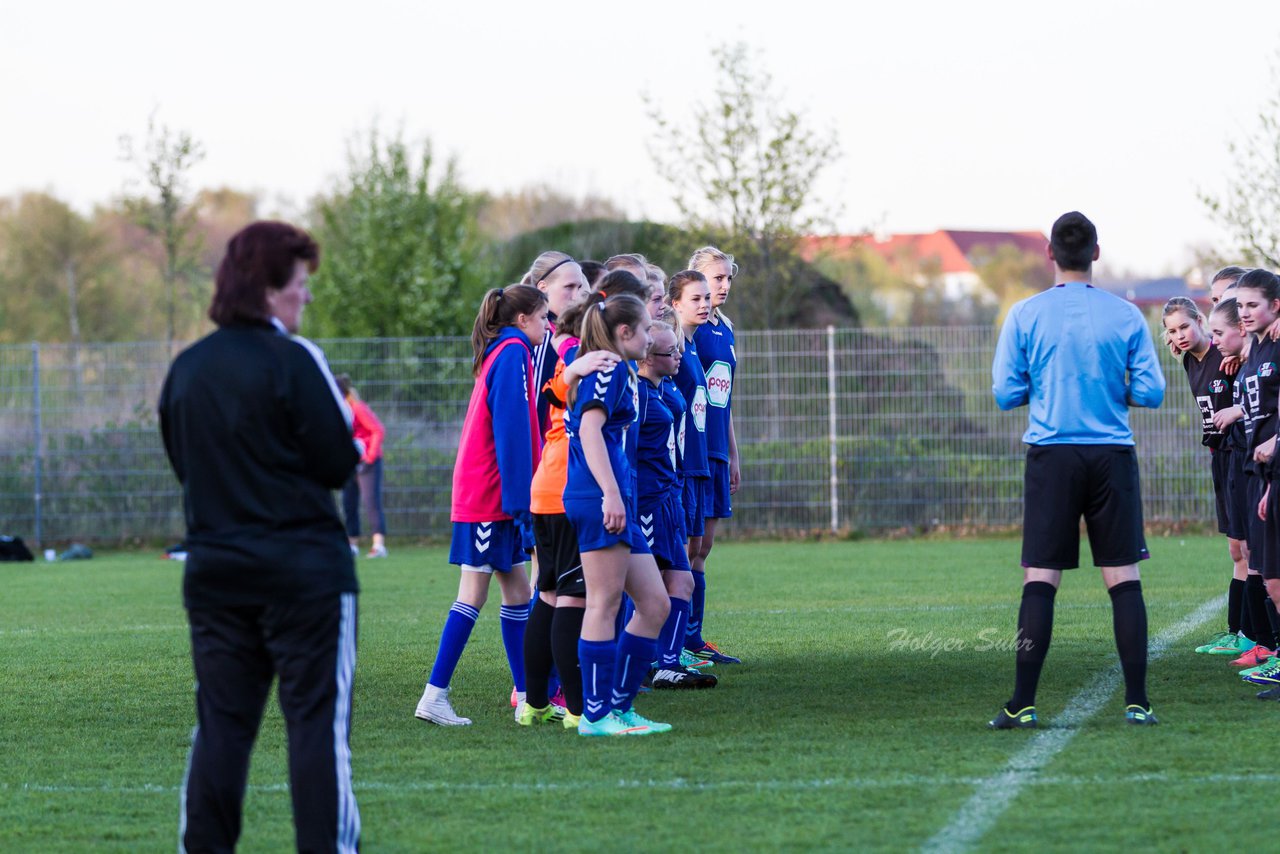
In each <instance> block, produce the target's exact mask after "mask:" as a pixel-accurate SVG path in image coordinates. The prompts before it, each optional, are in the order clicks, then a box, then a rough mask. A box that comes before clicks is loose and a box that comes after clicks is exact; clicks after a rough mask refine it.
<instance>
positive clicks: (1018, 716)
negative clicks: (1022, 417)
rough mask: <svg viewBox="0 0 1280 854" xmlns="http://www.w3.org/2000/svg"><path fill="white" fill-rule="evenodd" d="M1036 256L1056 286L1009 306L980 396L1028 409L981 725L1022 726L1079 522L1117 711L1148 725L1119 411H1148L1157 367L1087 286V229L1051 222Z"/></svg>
mask: <svg viewBox="0 0 1280 854" xmlns="http://www.w3.org/2000/svg"><path fill="white" fill-rule="evenodd" d="M1048 253H1049V257H1050V259H1052V260H1053V263H1054V267H1055V271H1056V274H1057V282H1058V284H1057V285H1056V286H1055V287H1052V288H1050V289H1048V290H1046V291H1044V292H1043V293H1040V294H1037V295H1036V296H1033V297H1030V298H1028V299H1025V300H1022V301H1021V302H1019V303H1017V304H1016V305H1014V306H1013V308H1011V309H1010V310H1009V315H1008V317H1007V318H1005V322H1004V328H1003V329H1001V330H1000V342H999V344H998V345H997V347H996V356H995V362H994V363H993V364H992V366H991V379H992V392H993V393H994V394H995V398H996V403H998V404H999V406H1000V408H1001V409H1013V408H1014V407H1016V406H1024V405H1026V406H1028V407H1029V412H1028V422H1029V423H1028V426H1027V432H1026V433H1025V434H1024V435H1023V437H1022V439H1023V441H1024V442H1026V443H1027V445H1028V448H1027V464H1026V474H1025V488H1024V490H1025V491H1024V499H1025V509H1024V511H1023V523H1022V566H1023V585H1022V605H1021V607H1020V608H1019V610H1018V644H1017V669H1016V677H1015V682H1014V689H1013V696H1012V697H1011V698H1010V700H1009V702H1007V703H1006V704H1005V705H1004V707H1003V708H1002V709H1001V710H1000V712H999V713H998V714H997V715H996V717H995V719H994V720H992V721H991V723H990V726H991V727H993V728H994V729H1024V728H1030V727H1034V726H1035V725H1036V708H1035V702H1036V700H1035V695H1036V685H1037V683H1038V682H1039V681H1040V670H1041V668H1042V667H1043V666H1044V659H1045V654H1046V653H1047V652H1048V651H1049V640H1050V638H1051V637H1052V635H1053V600H1054V596H1055V595H1056V594H1057V592H1058V585H1059V584H1060V583H1061V581H1062V571H1063V570H1064V569H1075V568H1076V567H1078V566H1079V565H1080V533H1079V532H1080V517H1081V516H1083V517H1084V520H1085V524H1086V526H1087V528H1088V532H1089V546H1090V548H1091V549H1092V551H1093V561H1094V563H1095V564H1096V565H1097V566H1098V567H1099V568H1100V569H1101V570H1102V580H1103V582H1104V583H1105V584H1106V585H1107V590H1108V592H1109V593H1110V594H1111V607H1112V614H1113V618H1114V620H1113V621H1114V627H1115V636H1116V649H1117V651H1118V652H1119V654H1120V665H1121V669H1122V670H1123V672H1124V682H1125V704H1126V708H1125V718H1126V720H1128V721H1129V722H1130V723H1133V724H1154V723H1156V722H1157V721H1156V717H1155V715H1153V714H1152V713H1151V704H1150V702H1149V701H1148V699H1147V689H1146V681H1147V609H1146V604H1145V603H1144V602H1143V600H1142V584H1141V582H1140V581H1139V580H1138V561H1140V560H1145V559H1146V558H1147V557H1148V556H1149V555H1148V554H1147V546H1146V540H1145V538H1144V537H1143V533H1142V493H1141V489H1140V488H1139V483H1138V460H1137V457H1136V455H1135V454H1134V450H1133V431H1132V430H1130V429H1129V407H1130V406H1145V407H1150V408H1153V409H1154V408H1156V407H1158V406H1159V405H1160V403H1161V401H1162V400H1163V399H1164V375H1163V374H1162V373H1161V372H1160V366H1159V364H1158V362H1157V361H1156V352H1155V347H1154V345H1153V344H1152V341H1151V332H1150V330H1149V329H1148V327H1147V322H1146V320H1145V319H1144V318H1143V316H1142V312H1140V311H1139V310H1138V309H1137V307H1135V306H1134V305H1132V304H1131V303H1129V302H1126V301H1125V300H1122V299H1120V298H1119V297H1116V296H1113V295H1111V294H1109V293H1107V292H1105V291H1102V290H1098V289H1097V288H1094V287H1093V286H1092V285H1091V284H1089V281H1090V278H1091V275H1090V273H1091V270H1092V267H1093V262H1094V261H1096V260H1098V231H1097V229H1096V228H1095V227H1094V225H1093V223H1092V222H1090V221H1089V220H1088V218H1087V217H1085V216H1084V215H1083V214H1081V213H1079V212H1077V211H1072V212H1071V213H1066V214H1063V215H1062V216H1061V217H1059V218H1058V221H1057V222H1055V223H1054V224H1053V231H1052V232H1051V234H1050V237H1049V246H1048Z"/></svg>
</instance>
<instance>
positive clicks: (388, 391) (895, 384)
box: [0, 327, 1213, 547]
mask: <svg viewBox="0 0 1280 854" xmlns="http://www.w3.org/2000/svg"><path fill="white" fill-rule="evenodd" d="M995 337H996V333H995V332H994V331H993V330H992V329H990V328H988V327H977V328H933V329H902V330H898V329H878V330H868V329H826V330H787V331H779V332H740V333H739V334H738V348H737V349H738V356H739V359H740V363H739V374H738V380H737V386H736V388H735V390H734V424H735V429H736V433H737V437H738V444H739V448H740V452H741V455H742V489H741V491H740V492H739V494H738V495H737V497H736V498H735V502H734V520H733V522H732V523H731V524H728V525H726V526H725V528H724V532H725V534H727V535H729V536H733V535H734V533H735V532H736V533H739V534H742V533H747V532H752V533H755V532H765V533H770V532H772V533H804V532H812V531H818V530H832V529H834V530H840V531H865V532H869V533H875V532H884V531H887V530H923V529H932V528H937V527H940V526H941V527H950V528H993V527H1005V526H1016V525H1018V524H1019V523H1020V520H1021V508H1022V504H1021V500H1022V458H1023V450H1024V448H1023V446H1022V444H1021V440H1020V437H1021V434H1022V431H1023V430H1024V428H1025V424H1026V410H1025V409H1020V410H1016V411H1014V412H1011V413H1004V412H1000V411H998V410H997V409H996V407H995V404H994V403H993V401H992V397H991V391H990V387H991V378H990V377H991V374H990V369H991V358H992V354H993V352H994V349H995ZM319 343H320V344H321V346H323V347H324V349H325V351H326V353H327V354H328V357H329V361H330V364H331V365H332V367H333V369H334V371H335V373H337V372H346V373H349V374H350V375H351V376H352V378H353V381H354V383H355V385H356V386H357V388H358V389H359V391H360V394H361V396H362V397H363V398H364V399H365V400H366V401H368V402H369V404H370V405H371V406H372V407H373V409H374V411H375V412H377V413H378V415H379V417H380V418H381V419H382V421H383V423H384V424H385V425H386V427H387V441H386V448H385V457H384V459H385V475H386V486H385V493H384V498H385V503H386V508H387V519H388V528H389V531H390V533H391V535H392V536H393V537H394V536H411V537H444V536H446V535H447V532H448V522H449V519H448V514H449V491H450V479H451V472H452V469H453V459H454V451H455V449H456V447H457V439H458V432H459V429H460V427H461V423H462V418H463V414H464V411H465V408H466V405H467V400H468V397H469V394H470V389H471V384H472V380H471V377H470V361H471V355H470V345H469V342H468V341H467V340H466V339H462V338H434V339H425V338H424V339H377V340H332V341H322V342H319ZM170 356H171V353H170V352H169V351H168V350H167V349H166V347H165V345H164V344H156V343H137V344H97V345H82V346H79V347H73V346H71V345H61V344H59V345H47V344H44V345H37V344H31V345H21V346H12V345H9V346H0V533H6V534H16V535H20V536H23V537H26V538H27V539H28V540H30V541H33V542H34V543H35V544H37V545H39V546H41V547H44V546H57V545H61V544H65V543H67V542H70V541H73V540H76V541H82V542H92V543H127V542H139V541H158V540H165V539H172V540H177V539H179V538H180V537H181V533H182V528H183V524H182V511H181V496H180V493H179V490H178V487H177V484H176V482H175V481H174V479H173V476H172V474H171V473H170V471H169V468H168V464H167V461H166V460H165V456H164V450H163V448H162V445H161V442H160V437H159V434H158V431H157V427H156V417H155V401H156V399H157V397H158V394H159V389H160V385H161V382H162V381H163V378H164V374H165V370H166V368H167V366H168V362H169V359H170ZM1162 358H1163V359H1164V368H1165V374H1166V376H1167V377H1168V379H1169V391H1168V393H1167V394H1166V402H1165V406H1164V407H1163V408H1161V409H1160V410H1158V411H1154V412H1152V411H1147V410H1135V411H1134V412H1133V426H1134V431H1135V433H1136V434H1137V442H1138V451H1139V455H1140V460H1141V467H1142V475H1143V489H1144V498H1145V502H1146V513H1147V518H1148V520H1149V521H1159V522H1181V521H1195V522H1204V521H1208V520H1210V519H1211V518H1212V513H1213V505H1212V490H1211V487H1210V483H1209V475H1208V460H1207V454H1206V453H1205V451H1204V449H1203V448H1202V447H1201V446H1200V444H1199V441H1198V429H1199V428H1198V415H1196V413H1195V411H1194V407H1193V404H1192V401H1191V399H1190V395H1189V393H1188V392H1187V390H1186V384H1185V382H1184V381H1183V380H1182V370H1181V368H1179V367H1178V366H1177V365H1176V364H1175V363H1174V362H1173V361H1172V359H1170V358H1169V357H1168V355H1167V354H1164V355H1163V356H1162Z"/></svg>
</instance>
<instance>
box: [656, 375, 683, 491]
mask: <svg viewBox="0 0 1280 854" xmlns="http://www.w3.org/2000/svg"><path fill="white" fill-rule="evenodd" d="M662 402H663V403H665V404H666V405H667V409H669V410H671V418H672V420H673V421H674V422H675V431H676V475H677V477H678V476H679V475H680V473H681V472H683V471H684V427H685V421H686V420H687V419H686V418H685V411H684V410H685V403H684V397H683V396H682V395H681V394H680V389H678V388H676V381H675V380H673V379H672V378H671V377H667V378H666V379H664V380H663V381H662Z"/></svg>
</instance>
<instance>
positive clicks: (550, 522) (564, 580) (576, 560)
mask: <svg viewBox="0 0 1280 854" xmlns="http://www.w3.org/2000/svg"><path fill="white" fill-rule="evenodd" d="M533 539H534V540H535V542H536V543H537V546H536V547H535V549H536V551H537V554H538V589H539V590H541V591H542V592H543V593H555V594H556V595H557V596H586V595H587V582H586V579H585V578H584V577H583V575H582V555H580V554H578V533H577V532H576V531H575V530H574V529H573V523H572V522H570V521H569V517H568V516H566V515H564V514H563V513H556V514H552V515H543V514H541V513H534V514H533Z"/></svg>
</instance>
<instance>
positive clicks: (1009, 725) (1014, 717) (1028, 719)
mask: <svg viewBox="0 0 1280 854" xmlns="http://www.w3.org/2000/svg"><path fill="white" fill-rule="evenodd" d="M1036 725H1037V721H1036V707H1035V706H1027V707H1026V708H1025V709H1019V710H1018V711H1016V712H1011V711H1009V708H1008V707H1007V706H1001V707H1000V711H999V712H997V713H996V716H995V717H994V718H992V719H991V720H989V721H987V726H988V727H990V728H991V729H1035V728H1036Z"/></svg>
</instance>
